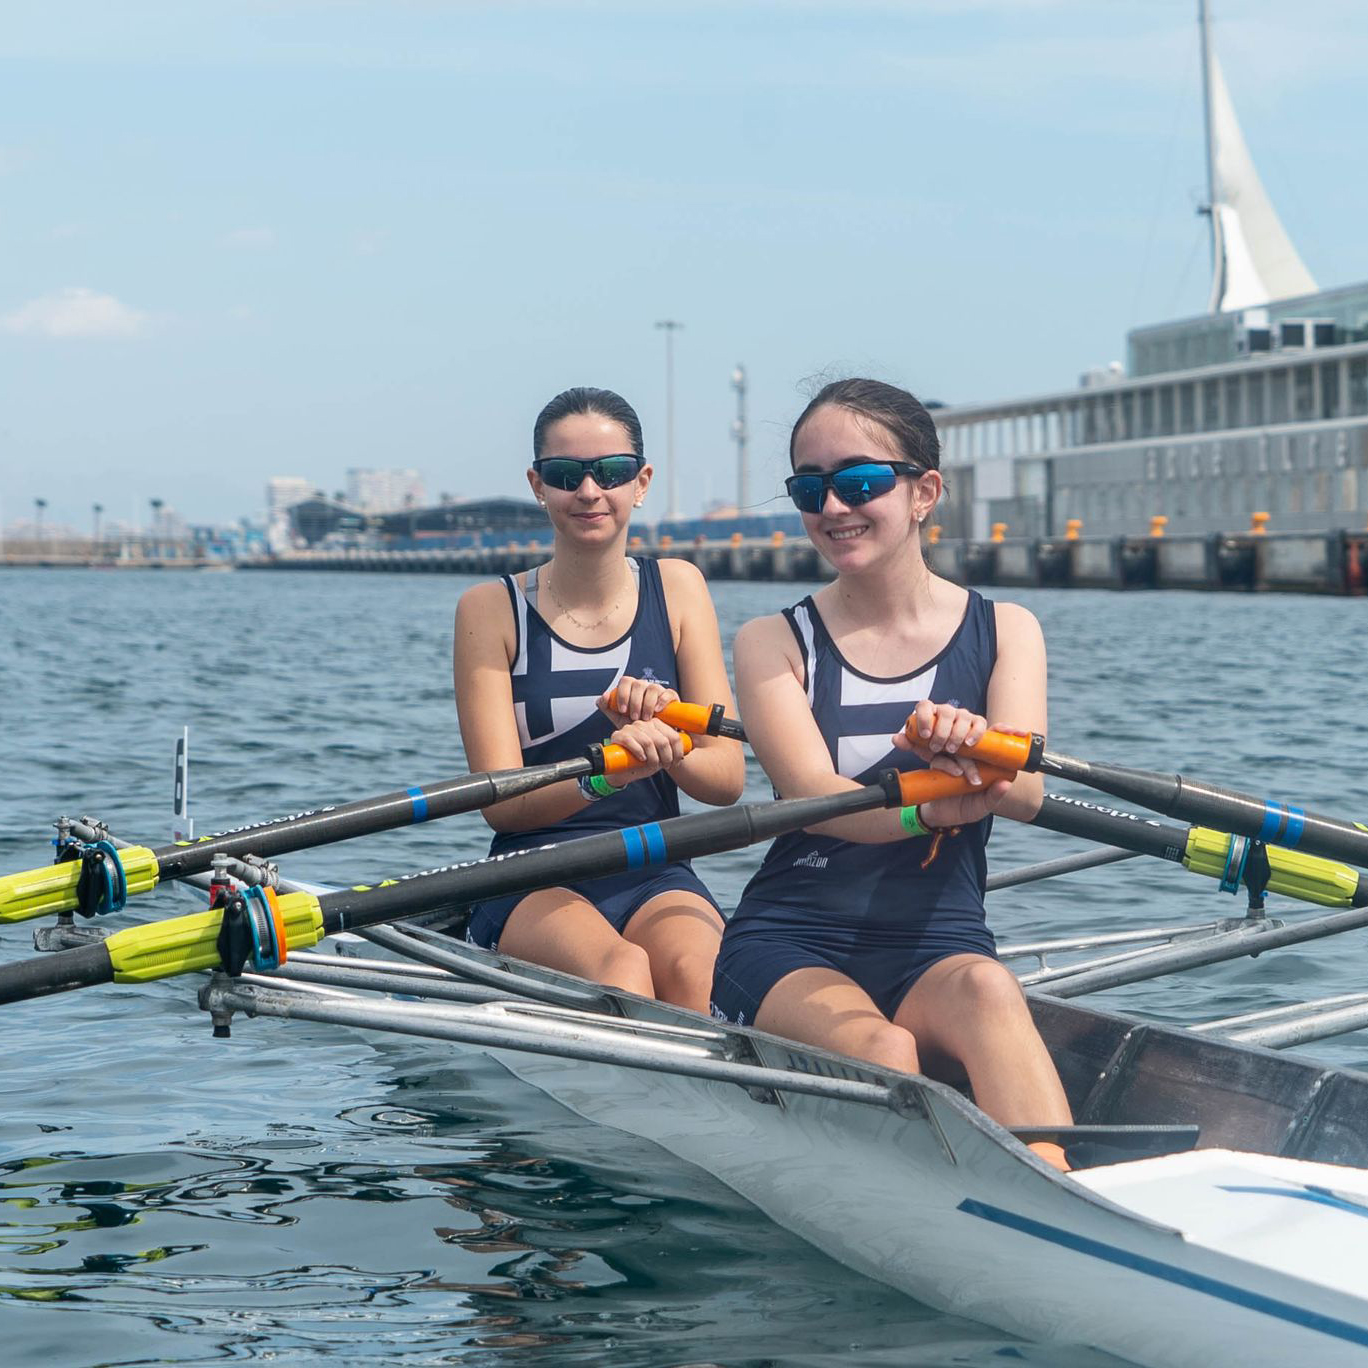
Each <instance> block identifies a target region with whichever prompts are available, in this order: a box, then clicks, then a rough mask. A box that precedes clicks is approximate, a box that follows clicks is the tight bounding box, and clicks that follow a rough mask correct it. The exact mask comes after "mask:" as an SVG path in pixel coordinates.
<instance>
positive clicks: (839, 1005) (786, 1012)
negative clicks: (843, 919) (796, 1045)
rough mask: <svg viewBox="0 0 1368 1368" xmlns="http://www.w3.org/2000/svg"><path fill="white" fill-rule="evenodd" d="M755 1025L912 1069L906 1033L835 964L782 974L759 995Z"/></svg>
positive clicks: (913, 1045) (914, 1056)
mask: <svg viewBox="0 0 1368 1368" xmlns="http://www.w3.org/2000/svg"><path fill="white" fill-rule="evenodd" d="M755 1025H756V1028H757V1029H758V1030H761V1031H769V1032H771V1033H773V1034H774V1035H780V1036H786V1037H787V1038H788V1039H789V1040H798V1041H802V1042H804V1043H806V1044H809V1045H820V1046H822V1047H823V1048H824V1049H828V1050H836V1051H838V1052H840V1053H841V1054H848V1055H853V1056H855V1057H856V1058H857V1059H869V1060H872V1061H874V1062H875V1063H878V1064H882V1065H884V1066H885V1067H887V1068H897V1069H906V1070H915V1068H916V1059H917V1054H916V1042H915V1041H914V1040H913V1038H912V1036H911V1035H910V1034H909V1033H908V1032H907V1030H906V1029H905V1028H902V1027H899V1026H896V1025H894V1023H893V1022H891V1021H889V1019H888V1018H887V1017H886V1016H884V1014H883V1013H882V1012H881V1011H879V1009H878V1007H877V1006H876V1005H875V1003H874V999H873V998H871V997H870V996H869V994H868V993H866V992H865V990H864V989H863V988H861V987H860V985H859V984H858V983H856V982H855V980H854V979H851V978H847V977H846V976H845V975H844V974H841V973H838V972H837V971H836V970H835V969H823V968H819V967H817V966H812V967H810V968H805V969H794V970H793V971H792V972H790V973H787V974H785V975H784V977H783V978H781V979H780V980H779V982H778V983H776V984H775V985H774V987H773V988H771V989H770V990H769V992H768V993H766V994H765V1000H764V1001H763V1002H762V1003H761V1004H760V1010H759V1011H758V1012H757V1013H756V1015H755Z"/></svg>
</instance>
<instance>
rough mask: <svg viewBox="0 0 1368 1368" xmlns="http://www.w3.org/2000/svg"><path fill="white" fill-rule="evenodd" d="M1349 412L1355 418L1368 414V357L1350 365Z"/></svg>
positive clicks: (1358, 357) (1357, 359)
mask: <svg viewBox="0 0 1368 1368" xmlns="http://www.w3.org/2000/svg"><path fill="white" fill-rule="evenodd" d="M1349 412H1350V413H1351V414H1353V415H1354V416H1355V417H1357V416H1358V415H1359V414H1363V413H1368V356H1356V357H1355V358H1354V359H1353V360H1352V361H1351V362H1350V363H1349Z"/></svg>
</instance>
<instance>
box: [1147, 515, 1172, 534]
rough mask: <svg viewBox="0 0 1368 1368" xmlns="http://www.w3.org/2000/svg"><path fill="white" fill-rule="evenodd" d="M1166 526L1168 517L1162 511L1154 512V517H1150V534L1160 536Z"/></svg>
mask: <svg viewBox="0 0 1368 1368" xmlns="http://www.w3.org/2000/svg"><path fill="white" fill-rule="evenodd" d="M1167 526H1168V519H1167V518H1166V517H1165V516H1164V515H1163V514H1162V513H1156V514H1155V515H1154V517H1152V518H1151V519H1150V530H1149V534H1150V536H1151V537H1162V536H1163V535H1164V528H1166V527H1167Z"/></svg>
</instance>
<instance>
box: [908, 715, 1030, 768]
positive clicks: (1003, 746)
mask: <svg viewBox="0 0 1368 1368" xmlns="http://www.w3.org/2000/svg"><path fill="white" fill-rule="evenodd" d="M903 735H904V736H906V737H907V739H908V740H909V741H917V742H922V741H924V740H925V738H924V737H921V736H918V735H917V729H916V721H915V719H914V718H911V717H909V718H908V719H907V724H906V725H905V726H904V727H903ZM1044 751H1045V738H1044V737H1043V736H1041V735H1040V734H1039V732H1015V731H996V730H989V731H986V732H984V733H983V735H982V736H981V737H979V739H978V740H977V741H975V742H974V744H973V745H971V746H961V747H960V748H959V749H958V750H957V751H955V752H954V754H955V755H956V756H957V757H959V756H965V755H967V756H969V757H970V758H971V759H972V760H974V761H975V762H976V763H977V764H980V765H985V764H986V765H996V766H997V767H998V768H999V769H1004V770H1012V771H1013V772H1015V771H1017V770H1027V771H1030V770H1034V769H1038V768H1039V766H1040V757H1041V755H1043V754H1044ZM1005 777H1007V778H1011V775H1007V776H1005Z"/></svg>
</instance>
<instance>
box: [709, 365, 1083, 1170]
mask: <svg viewBox="0 0 1368 1368" xmlns="http://www.w3.org/2000/svg"><path fill="white" fill-rule="evenodd" d="M790 457H791V460H792V464H793V472H794V473H793V474H792V475H791V476H790V477H789V478H788V480H787V482H786V485H787V489H788V492H789V496H790V497H791V498H792V500H793V502H794V503H795V504H796V505H797V507H798V509H799V511H800V512H801V513H802V515H803V524H804V527H805V528H806V531H807V534H808V536H809V537H810V538H811V539H812V542H813V545H815V546H816V548H817V550H818V551H819V552H820V553H821V555H822V556H823V558H824V559H825V560H826V561H828V562H829V563H830V565H831V566H832V568H833V569H834V570H835V571H836V579H835V581H834V582H833V583H831V584H829V585H827V586H825V587H824V588H822V589H820V590H818V591H817V593H816V594H813V595H812V596H811V597H809V598H805V599H804V600H803V601H802V602H801V603H799V604H797V605H796V606H795V607H793V608H789V609H786V610H785V611H784V613H782V614H781V615H777V616H774V617H766V618H759V619H757V620H755V621H753V622H749V623H747V624H746V625H745V626H744V627H743V628H742V629H741V631H740V633H739V634H738V635H737V638H736V648H735V653H734V661H735V668H736V681H737V693H738V696H739V698H740V704H741V715H742V720H743V721H744V723H745V727H746V734H747V736H748V737H749V738H750V743H751V746H752V748H753V749H754V751H755V754H756V756H757V757H758V758H759V760H760V762H761V763H762V764H763V765H764V767H765V771H766V773H767V774H768V775H769V777H770V779H771V780H772V781H773V783H774V786H775V789H776V790H777V792H778V793H779V794H780V795H781V796H782V797H784V798H798V797H809V796H815V795H818V794H829V793H839V792H841V791H842V790H844V789H850V788H855V787H857V786H859V785H861V784H866V783H869V782H870V781H871V780H872V779H873V778H874V777H875V776H877V775H878V773H879V772H880V771H881V770H883V769H886V768H888V767H889V766H893V765H896V766H897V767H898V768H900V769H910V768H919V767H924V766H925V765H927V764H931V765H933V766H935V767H937V768H942V769H948V770H951V771H952V772H955V773H964V774H966V775H968V776H969V777H971V778H973V779H977V777H978V776H977V771H976V768H975V766H974V764H973V762H972V761H970V760H969V759H967V758H965V759H962V760H961V759H957V758H956V753H957V752H958V751H959V749H960V747H961V746H962V745H963V744H964V743H965V742H973V741H976V740H977V739H978V738H979V737H980V736H982V735H983V733H984V731H985V730H986V729H987V727H988V725H989V722H988V719H991V720H992V722H993V724H994V725H997V726H1003V727H1013V728H1026V729H1029V730H1030V731H1033V732H1044V730H1045V644H1044V641H1043V639H1042V637H1041V632H1040V627H1039V625H1038V624H1037V622H1036V620H1035V618H1034V617H1032V616H1031V614H1030V613H1028V612H1027V611H1026V610H1025V609H1023V608H1020V607H1018V606H1016V605H1014V604H1008V603H1000V604H993V603H990V602H988V601H987V600H986V599H984V598H982V597H981V596H980V595H979V594H978V593H976V592H975V591H974V590H972V589H970V590H965V589H963V588H961V587H960V586H959V585H956V584H952V583H950V581H948V580H945V579H942V578H940V577H939V576H937V575H933V574H932V573H931V571H930V569H929V568H928V567H927V564H926V561H925V559H924V558H923V556H922V548H921V528H922V524H923V523H924V522H925V520H926V519H927V517H929V516H930V514H931V511H932V510H933V509H934V508H935V506H936V502H937V500H938V499H939V498H940V495H941V491H942V481H941V475H940V471H939V464H940V444H939V441H938V439H937V437H936V429H935V425H934V424H933V423H932V421H931V416H930V414H928V413H927V411H926V409H925V408H924V407H923V406H922V405H921V404H920V403H919V402H918V401H917V400H916V399H914V398H913V397H912V395H910V394H908V393H906V392H905V391H903V390H900V389H896V388H895V387H893V386H892V385H886V384H882V383H880V382H878V381H875V380H845V381H839V382H837V383H835V384H831V385H828V386H826V388H824V389H823V390H822V391H821V392H820V393H819V394H818V395H817V396H816V398H814V399H813V400H812V402H811V403H810V404H809V405H808V407H807V408H806V409H805V410H804V412H803V414H802V416H801V417H800V418H799V419H798V422H797V423H796V424H795V426H794V429H793V435H792V438H791V441H790ZM905 726H907V727H909V728H910V731H911V732H912V733H913V734H914V739H913V740H910V741H909V740H908V739H907V738H906V736H904V727H905ZM1041 799H1042V786H1041V780H1040V778H1039V776H1038V775H1031V774H1021V775H1019V776H1018V777H1017V778H1016V779H1015V780H1014V781H1013V782H1011V783H1010V784H1009V783H1008V782H1006V781H1000V782H997V783H993V784H988V785H985V786H984V788H983V791H982V792H978V793H972V794H969V795H967V796H965V797H961V798H942V799H937V800H936V801H934V802H929V803H924V804H922V805H921V807H920V809H918V808H915V807H914V808H904V809H903V810H902V812H901V814H900V813H898V812H896V811H894V812H881V813H870V814H867V815H864V816H860V817H847V818H841V819H839V820H836V821H832V822H827V823H824V824H823V825H822V826H820V827H816V828H813V829H812V830H810V831H806V832H795V833H793V834H792V835H788V836H781V837H780V838H779V839H778V840H777V841H775V843H774V844H773V845H772V846H771V847H770V850H769V852H768V854H767V855H766V857H765V861H764V863H763V864H762V865H761V867H760V869H759V870H758V871H757V873H756V874H755V876H754V877H753V878H752V879H751V881H750V883H749V885H748V886H747V888H746V891H745V893H744V894H743V895H742V898H741V902H740V905H739V906H738V907H737V910H736V914H735V916H734V918H733V919H732V921H731V923H730V924H729V925H728V927H727V931H726V934H725V936H724V938H723V942H722V950H721V953H720V955H719V957H718V961H717V972H716V975H715V977H714V982H713V1010H714V1012H715V1013H716V1014H717V1015H718V1016H721V1017H725V1018H726V1019H728V1020H730V1021H734V1022H739V1023H742V1024H744V1025H748V1026H749V1025H754V1026H758V1027H759V1028H760V1029H762V1030H766V1031H773V1032H774V1033H775V1034H777V1035H783V1036H788V1037H790V1038H792V1039H795V1040H800V1041H804V1042H807V1043H809V1044H813V1045H820V1046H825V1047H827V1048H830V1049H833V1050H838V1051H841V1052H843V1053H845V1054H851V1055H856V1056H858V1057H861V1058H864V1059H869V1060H872V1061H873V1062H875V1063H878V1064H881V1065H884V1066H885V1067H890V1068H896V1069H904V1070H907V1071H909V1072H925V1073H931V1074H936V1073H940V1074H950V1075H954V1074H956V1073H958V1074H960V1075H961V1076H963V1074H967V1075H968V1078H969V1082H970V1084H971V1085H972V1087H973V1090H974V1097H975V1100H976V1101H977V1103H978V1105H979V1106H980V1107H981V1108H982V1109H983V1110H984V1111H985V1112H987V1113H988V1115H990V1116H991V1117H993V1118H994V1119H995V1120H997V1121H999V1122H1001V1123H1003V1124H1006V1125H1017V1126H1024V1125H1042V1126H1044V1125H1060V1124H1067V1123H1068V1121H1069V1120H1070V1116H1069V1108H1068V1103H1067V1102H1066V1100H1065V1097H1064V1092H1063V1089H1062V1088H1061V1086H1060V1082H1059V1078H1058V1076H1057V1074H1056V1073H1055V1069H1054V1066H1053V1064H1052V1063H1051V1062H1050V1057H1049V1055H1048V1054H1047V1052H1046V1050H1045V1046H1044V1044H1043V1043H1042V1041H1041V1039H1040V1036H1039V1034H1038V1033H1037V1032H1036V1029H1035V1026H1034V1025H1033V1023H1032V1021H1031V1015H1030V1011H1029V1009H1028V1007H1027V1005H1026V1001H1025V998H1024V997H1023V996H1022V993H1021V989H1020V988H1019V987H1018V985H1017V981H1016V979H1015V978H1014V977H1013V975H1012V974H1011V973H1010V972H1009V971H1008V970H1007V969H1006V968H1005V967H1004V966H1003V965H1002V964H1000V963H999V962H998V960H997V958H996V952H995V943H994V940H993V936H992V933H991V932H990V931H989V930H988V927H987V924H986V921H985V917H984V907H983V895H984V883H985V879H986V874H987V869H986V859H985V849H984V848H985V846H986V844H987V841H988V834H989V830H990V828H991V825H992V820H991V818H992V814H993V813H1000V814H1002V815H1004V816H1010V817H1017V818H1020V819H1023V820H1028V819H1029V818H1031V817H1033V816H1034V815H1035V813H1036V811H1037V810H1038V809H1039V807H1040V803H1041ZM1035 1148H1036V1149H1037V1152H1038V1153H1039V1154H1040V1155H1041V1157H1042V1158H1044V1159H1046V1160H1047V1161H1049V1162H1051V1163H1054V1164H1056V1165H1057V1166H1060V1167H1062V1166H1063V1154H1062V1151H1060V1150H1059V1147H1058V1146H1053V1145H1038V1146H1036V1147H1035Z"/></svg>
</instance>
